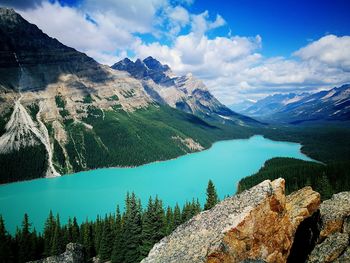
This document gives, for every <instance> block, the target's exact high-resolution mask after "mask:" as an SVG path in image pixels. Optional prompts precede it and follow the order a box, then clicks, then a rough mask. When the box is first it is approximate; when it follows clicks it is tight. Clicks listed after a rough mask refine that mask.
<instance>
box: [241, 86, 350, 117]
mask: <svg viewBox="0 0 350 263" xmlns="http://www.w3.org/2000/svg"><path fill="white" fill-rule="evenodd" d="M241 113H242V114H247V115H248V116H252V117H255V118H258V119H260V120H262V121H266V122H272V123H289V124H299V123H307V122H315V121H347V120H349V119H350V84H343V85H342V86H339V87H334V88H332V89H329V90H322V91H319V92H316V93H301V94H296V93H289V94H274V95H271V96H268V97H265V98H263V99H261V100H259V101H257V102H256V103H255V104H254V105H252V106H250V107H248V108H247V109H245V110H243V111H241Z"/></svg>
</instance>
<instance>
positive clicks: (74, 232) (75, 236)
mask: <svg viewBox="0 0 350 263" xmlns="http://www.w3.org/2000/svg"><path fill="white" fill-rule="evenodd" d="M70 232H71V240H70V242H74V243H77V242H78V241H79V236H80V231H79V225H78V222H77V218H76V217H73V224H72V228H71V231H70Z"/></svg>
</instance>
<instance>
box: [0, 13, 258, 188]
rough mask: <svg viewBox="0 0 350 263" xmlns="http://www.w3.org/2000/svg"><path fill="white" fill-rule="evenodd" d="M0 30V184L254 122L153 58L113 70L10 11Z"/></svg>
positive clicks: (206, 141) (171, 154) (184, 146)
mask: <svg viewBox="0 0 350 263" xmlns="http://www.w3.org/2000/svg"><path fill="white" fill-rule="evenodd" d="M65 30H69V29H65ZM0 36H1V37H0V167H1V169H0V183H5V182H13V181H18V180H25V179H32V178H37V177H51V176H57V175H59V174H67V173H73V172H77V171H81V170H88V169H95V168H99V167H110V166H132V165H140V164H144V163H148V162H152V161H157V160H165V159H169V158H175V157H177V156H179V155H182V154H186V153H189V152H194V151H199V150H202V149H204V148H207V147H209V146H210V145H211V144H212V143H213V142H214V141H216V140H219V139H228V138H237V137H247V136H249V135H251V132H250V131H249V130H248V129H246V128H245V127H246V126H248V125H250V124H251V125H255V124H256V123H257V122H255V121H253V120H252V119H250V118H248V117H245V116H242V115H239V114H236V113H234V112H232V111H231V110H229V109H227V108H226V107H225V106H223V105H222V104H221V103H220V102H218V101H217V100H216V99H215V98H214V97H213V96H212V95H211V94H210V93H209V92H208V91H207V90H206V89H205V87H204V85H203V84H202V82H200V81H199V80H196V79H194V78H193V77H190V76H184V77H173V76H171V74H170V69H169V67H167V66H165V65H161V64H160V63H159V62H158V61H157V60H155V59H153V58H147V59H145V60H144V61H142V62H141V61H138V62H137V63H136V62H135V63H131V62H130V61H128V60H124V61H123V63H121V64H119V66H118V67H120V70H114V69H112V68H110V67H108V66H104V65H101V64H99V63H97V62H96V61H95V60H93V59H92V58H90V57H88V56H87V55H85V54H84V53H81V52H78V51H76V50H75V49H73V48H70V47H67V46H65V45H63V44H62V43H60V42H59V41H58V40H56V39H54V38H51V37H49V36H48V35H46V34H45V33H43V32H42V31H41V30H40V29H39V28H38V27H37V26H35V25H33V24H30V23H28V22H27V21H26V20H25V19H23V18H22V17H21V16H20V15H19V14H17V13H16V12H15V11H14V10H12V9H7V8H0ZM123 67H124V68H123ZM131 67H133V68H131ZM126 71H127V72H126ZM128 72H131V73H128ZM181 103H182V104H181ZM181 105H182V106H181ZM169 106H171V107H169ZM175 108H176V109H175ZM179 109H180V110H179ZM190 113H194V114H196V115H197V116H195V115H193V114H190ZM219 115H222V117H221V116H219ZM202 117H203V118H202ZM204 117H205V118H204ZM226 118H227V119H226ZM223 122H229V123H230V124H231V125H222V123H223ZM236 124H239V125H236Z"/></svg>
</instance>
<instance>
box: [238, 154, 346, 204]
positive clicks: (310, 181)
mask: <svg viewBox="0 0 350 263" xmlns="http://www.w3.org/2000/svg"><path fill="white" fill-rule="evenodd" d="M279 177H282V178H284V179H285V181H286V193H287V194H290V193H292V192H294V191H297V190H298V189H300V188H303V187H304V186H311V187H312V189H314V190H315V191H317V192H319V193H320V194H321V198H322V199H323V200H325V199H329V198H331V197H332V195H333V194H335V193H338V192H342V191H349V189H350V162H349V161H339V162H330V163H328V164H322V163H316V162H310V161H303V160H298V159H294V158H281V157H278V158H273V159H270V160H268V161H266V162H265V164H264V166H263V167H262V168H261V169H260V170H259V171H258V172H257V173H255V174H253V175H251V176H248V177H245V178H243V179H241V180H240V181H239V184H238V193H240V192H242V191H243V190H246V189H249V188H251V187H253V186H254V185H257V184H259V183H260V182H262V181H264V180H267V179H270V180H274V179H277V178H279Z"/></svg>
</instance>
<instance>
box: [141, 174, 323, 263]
mask: <svg viewBox="0 0 350 263" xmlns="http://www.w3.org/2000/svg"><path fill="white" fill-rule="evenodd" d="M319 204H320V195H319V194H318V193H317V192H315V191H313V190H312V189H311V188H310V187H305V188H303V189H301V190H299V191H297V192H295V193H292V194H291V195H289V196H285V183H284V180H283V179H277V180H275V181H272V182H271V181H269V180H267V181H264V182H262V183H260V184H259V185H257V186H255V187H253V188H251V189H250V190H247V191H244V192H243V193H241V194H239V195H236V196H234V197H230V198H227V199H225V200H224V201H222V202H221V203H219V204H218V205H216V206H215V207H214V208H212V209H211V210H209V211H205V212H202V213H200V214H199V215H197V216H195V217H194V218H192V219H191V220H190V221H189V222H187V223H185V224H183V225H181V226H180V227H178V228H177V229H176V230H175V231H174V232H173V233H172V234H171V235H169V236H168V237H165V238H164V239H162V240H161V241H160V242H159V243H158V244H156V245H155V246H154V247H153V249H152V250H151V251H150V253H149V256H148V257H147V258H146V259H144V260H143V261H142V262H143V263H150V262H152V263H158V262H159V263H160V262H183V263H185V262H210V263H217V262H241V261H244V260H258V261H259V262H286V261H287V258H288V255H289V253H290V249H291V247H292V244H293V241H294V234H295V232H296V230H297V228H298V226H299V225H300V223H301V222H302V221H303V220H304V219H305V218H308V217H310V216H311V215H312V214H313V213H314V212H315V211H316V210H317V209H318V207H319Z"/></svg>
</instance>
